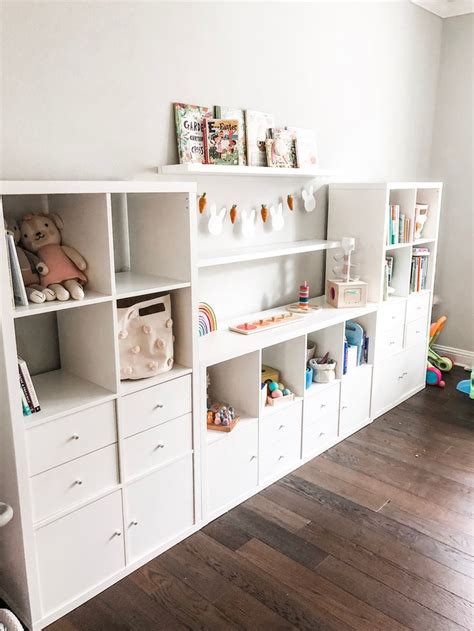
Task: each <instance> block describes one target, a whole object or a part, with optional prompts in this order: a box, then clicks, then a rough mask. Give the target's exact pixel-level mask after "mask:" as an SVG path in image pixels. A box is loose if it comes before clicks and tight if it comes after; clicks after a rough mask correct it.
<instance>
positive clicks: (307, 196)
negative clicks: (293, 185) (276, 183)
mask: <svg viewBox="0 0 474 631" xmlns="http://www.w3.org/2000/svg"><path fill="white" fill-rule="evenodd" d="M301 197H302V198H303V202H304V209H305V210H306V212H307V213H311V212H313V210H314V209H315V208H316V200H315V198H314V188H313V185H311V186H310V187H309V189H308V190H306V189H305V188H304V189H303V190H302V191H301Z"/></svg>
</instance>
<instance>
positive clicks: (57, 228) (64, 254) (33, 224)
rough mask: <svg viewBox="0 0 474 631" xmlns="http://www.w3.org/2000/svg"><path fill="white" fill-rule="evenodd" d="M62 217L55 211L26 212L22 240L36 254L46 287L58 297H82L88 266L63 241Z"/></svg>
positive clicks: (61, 298)
mask: <svg viewBox="0 0 474 631" xmlns="http://www.w3.org/2000/svg"><path fill="white" fill-rule="evenodd" d="M62 228H63V222H62V219H61V218H60V217H59V216H58V215H56V214H54V213H51V214H50V213H42V214H29V215H25V216H24V217H23V219H22V222H21V225H20V232H21V243H22V245H23V247H24V248H26V250H28V251H29V252H32V253H33V254H36V255H37V256H38V257H39V259H40V262H39V264H38V265H37V267H36V269H37V270H38V272H39V274H40V283H41V286H42V287H47V288H49V289H52V290H53V291H54V292H55V293H56V298H57V299H58V300H69V298H73V299H74V300H82V298H84V290H83V288H82V286H83V285H84V284H85V283H86V282H87V276H86V275H85V274H84V273H83V272H84V270H85V269H86V267H87V264H86V262H85V260H84V259H83V258H82V256H81V255H80V254H79V252H78V251H77V250H75V249H74V248H72V247H70V246H68V245H61V230H62Z"/></svg>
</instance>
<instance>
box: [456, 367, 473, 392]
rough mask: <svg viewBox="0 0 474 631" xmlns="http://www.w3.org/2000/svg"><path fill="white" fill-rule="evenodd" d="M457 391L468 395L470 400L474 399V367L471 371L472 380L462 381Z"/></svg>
mask: <svg viewBox="0 0 474 631" xmlns="http://www.w3.org/2000/svg"><path fill="white" fill-rule="evenodd" d="M456 390H459V392H464V394H468V395H469V398H470V399H474V365H473V366H472V369H471V378H470V379H462V380H461V381H459V383H458V385H457V386H456Z"/></svg>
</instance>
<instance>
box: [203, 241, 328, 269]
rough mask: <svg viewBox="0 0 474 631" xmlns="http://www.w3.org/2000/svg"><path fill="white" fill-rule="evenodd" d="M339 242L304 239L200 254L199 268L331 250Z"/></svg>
mask: <svg viewBox="0 0 474 631" xmlns="http://www.w3.org/2000/svg"><path fill="white" fill-rule="evenodd" d="M339 245H340V242H339V241H325V240H323V239H304V240H302V241H289V242H287V243H266V244H265V245H251V246H246V247H242V248H232V249H229V250H226V251H225V252H224V253H222V254H219V253H217V254H216V253H211V254H201V256H200V257H199V267H213V266H216V265H228V264H230V263H241V262H243V261H258V260H259V259H270V258H274V257H278V256H286V255H288V254H304V253H305V252H316V251H318V250H331V249H333V248H337V247H339Z"/></svg>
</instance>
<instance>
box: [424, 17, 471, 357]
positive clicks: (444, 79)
mask: <svg viewBox="0 0 474 631" xmlns="http://www.w3.org/2000/svg"><path fill="white" fill-rule="evenodd" d="M473 89H474V15H472V14H471V15H462V16H458V17H453V18H448V19H446V20H444V21H443V37H442V46H441V63H440V72H439V82H438V92H437V97H436V98H437V108H436V117H435V124H434V131H433V153H432V168H431V175H432V177H433V178H435V179H441V180H443V181H444V183H445V185H444V186H445V188H444V202H443V212H442V215H441V227H440V242H439V254H438V267H437V272H436V273H437V280H436V294H437V295H438V296H439V298H440V300H441V302H440V305H439V307H438V308H437V312H436V315H438V316H439V315H447V316H448V323H447V325H446V329H445V331H443V333H442V334H441V336H440V338H439V342H440V344H443V345H445V346H451V347H453V348H457V349H462V350H467V351H471V352H474V254H473V252H474V207H473V186H474V184H473V182H474V168H473V167H474V165H473V153H474V147H473V116H474V102H473Z"/></svg>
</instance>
